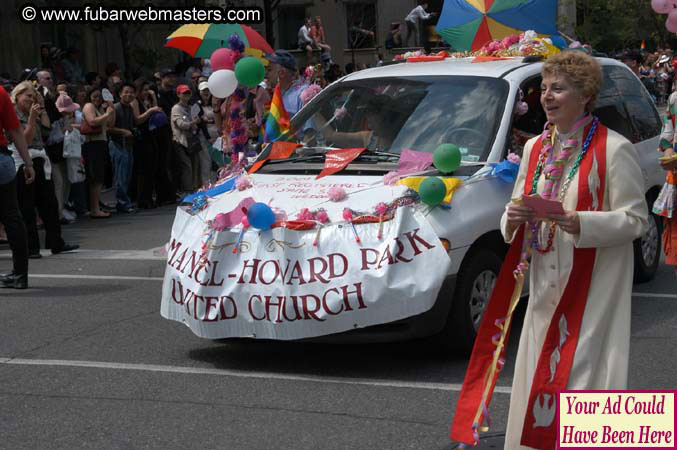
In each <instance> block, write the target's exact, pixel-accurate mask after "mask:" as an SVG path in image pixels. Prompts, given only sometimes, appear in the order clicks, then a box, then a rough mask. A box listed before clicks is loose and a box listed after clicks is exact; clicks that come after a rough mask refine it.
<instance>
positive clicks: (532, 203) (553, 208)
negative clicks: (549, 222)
mask: <svg viewBox="0 0 677 450" xmlns="http://www.w3.org/2000/svg"><path fill="white" fill-rule="evenodd" d="M522 202H523V203H524V206H528V207H530V208H532V209H533V210H534V211H536V217H538V218H545V217H547V216H548V215H550V214H564V208H563V207H562V204H561V203H560V202H557V201H554V200H546V199H544V198H543V197H541V196H540V195H522Z"/></svg>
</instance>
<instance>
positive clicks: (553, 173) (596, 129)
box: [452, 51, 647, 449]
mask: <svg viewBox="0 0 677 450" xmlns="http://www.w3.org/2000/svg"><path fill="white" fill-rule="evenodd" d="M541 73H542V76H543V80H542V84H541V104H542V106H543V108H544V110H545V112H546V115H547V118H548V121H549V122H548V123H547V124H546V128H545V131H544V132H543V134H541V135H540V136H537V137H535V138H533V139H531V140H529V141H528V142H527V144H526V146H525V148H524V156H523V158H522V164H521V166H520V170H519V174H518V177H517V181H516V183H515V187H514V190H513V194H512V197H513V199H521V197H522V196H523V195H525V194H526V195H530V194H534V193H538V194H540V195H541V196H542V197H543V198H545V199H548V200H554V201H559V202H561V203H562V207H563V209H564V214H557V215H555V214H549V215H547V216H546V217H545V218H544V219H541V218H540V217H536V214H535V212H534V210H533V209H531V208H528V207H526V206H520V204H519V200H513V201H512V202H511V203H509V204H508V205H507V206H506V210H505V212H504V214H503V217H502V218H501V231H502V233H503V235H504V237H505V240H506V242H510V243H512V247H511V249H510V251H509V253H508V255H507V256H506V260H505V261H506V262H505V264H504V267H503V269H502V270H501V274H500V275H499V278H498V280H497V282H496V286H497V287H496V289H495V290H494V293H493V294H492V298H491V300H490V303H489V306H488V307H487V310H486V312H485V315H484V318H483V323H482V326H481V328H480V332H479V336H478V338H477V339H478V340H479V341H478V342H477V343H476V345H475V348H474V350H473V356H472V358H471V361H470V365H469V367H468V373H467V374H466V380H465V383H464V388H463V391H462V392H461V397H460V398H459V402H458V409H457V411H456V417H455V419H454V428H453V429H452V439H456V440H460V441H463V442H467V443H472V442H473V441H476V440H477V439H476V438H477V434H476V432H477V430H478V429H481V426H482V424H483V423H484V421H482V419H481V418H480V419H479V420H477V419H478V418H479V417H484V419H487V417H486V413H485V412H484V411H486V410H484V409H483V406H482V405H483V403H484V404H486V403H488V401H489V399H488V398H486V394H483V391H485V388H486V385H487V384H488V383H493V382H495V377H496V376H497V373H498V372H497V371H494V370H490V369H491V367H492V365H495V364H496V361H495V360H493V357H494V356H493V355H492V353H493V352H492V351H491V350H490V351H489V352H488V353H489V355H488V358H487V355H486V353H487V349H490V347H493V343H492V336H493V335H495V334H497V333H498V334H501V333H502V332H503V330H504V329H505V328H506V327H504V326H503V325H505V324H506V321H507V326H508V327H509V318H510V311H509V307H507V306H505V307H504V306H502V305H508V304H509V303H514V302H515V298H517V300H518V299H519V294H520V293H519V292H516V291H517V290H518V289H516V288H519V286H520V284H521V281H520V280H523V279H524V278H523V273H524V270H526V267H527V266H528V263H527V261H528V260H529V254H531V264H530V267H531V272H530V280H529V292H530V297H529V303H528V306H527V311H526V315H525V318H524V325H523V328H522V334H521V337H520V343H519V349H518V352H517V360H516V363H515V371H514V378H513V386H512V391H511V397H510V411H509V415H508V424H507V431H506V439H505V448H506V449H523V448H539V449H548V448H555V446H556V442H555V441H556V436H557V428H556V427H557V425H556V421H555V420H554V416H555V408H556V402H555V397H556V396H557V394H558V392H560V391H562V390H566V389H583V390H597V389H611V390H615V389H625V388H626V386H627V375H628V353H629V347H630V300H631V293H632V278H633V261H634V259H633V245H632V241H633V240H634V239H636V238H637V237H639V236H641V235H642V233H644V230H645V229H646V227H647V207H646V201H645V199H644V189H643V183H642V179H643V178H642V173H641V170H640V167H639V163H638V157H637V153H636V151H635V149H634V148H633V146H632V144H631V143H630V142H628V141H627V140H626V139H625V138H623V137H622V136H621V135H620V134H618V133H616V132H615V131H613V130H609V129H608V128H606V127H605V126H604V125H602V124H601V123H599V120H598V119H597V118H596V117H593V116H592V115H591V111H593V109H594V103H595V100H596V98H597V96H598V94H599V90H600V87H601V84H602V70H601V68H600V65H599V63H598V62H597V61H596V60H595V59H594V58H592V57H590V56H588V55H586V54H584V53H583V52H578V51H566V52H564V53H561V54H559V55H556V56H554V57H552V58H550V59H549V60H547V61H546V62H545V64H544V65H543V68H542V71H541ZM523 243H524V245H523ZM520 253H521V254H520ZM516 263H519V265H517V264H516ZM516 266H517V268H515V267H516ZM513 270H514V272H513ZM513 273H514V275H513ZM515 292H516V294H515ZM511 295H512V296H513V299H512V300H511V299H510V297H511ZM502 339H503V338H500V340H499V341H498V342H499V343H500V342H502ZM487 342H488V345H484V343H487ZM478 348H479V349H481V350H478ZM494 348H495V347H494ZM501 350H502V349H501ZM487 360H489V361H491V362H490V363H487ZM478 368H479V370H478ZM484 368H487V370H484ZM499 368H500V365H499ZM486 373H490V374H491V377H490V378H491V379H489V380H488V381H487V382H486V383H484V382H483V381H479V382H477V378H478V377H484V376H485V374H486ZM473 374H474V375H473ZM480 374H481V375H480ZM482 384H484V386H479V389H478V385H482ZM482 395H485V397H484V398H483V397H482ZM485 399H486V402H485ZM476 411H478V412H476Z"/></svg>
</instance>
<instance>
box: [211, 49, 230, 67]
mask: <svg viewBox="0 0 677 450" xmlns="http://www.w3.org/2000/svg"><path fill="white" fill-rule="evenodd" d="M209 60H210V61H211V63H212V70H221V69H226V70H235V52H234V51H232V50H231V49H229V48H219V49H216V50H214V53H212V57H211V58H210V59H209Z"/></svg>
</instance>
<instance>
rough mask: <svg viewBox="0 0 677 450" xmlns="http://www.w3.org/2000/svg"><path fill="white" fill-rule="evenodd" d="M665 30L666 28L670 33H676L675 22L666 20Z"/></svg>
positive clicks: (676, 23) (676, 25) (676, 26)
mask: <svg viewBox="0 0 677 450" xmlns="http://www.w3.org/2000/svg"><path fill="white" fill-rule="evenodd" d="M665 28H667V29H668V31H669V32H670V33H677V21H671V20H670V19H668V20H666V21H665Z"/></svg>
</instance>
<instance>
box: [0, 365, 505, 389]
mask: <svg viewBox="0 0 677 450" xmlns="http://www.w3.org/2000/svg"><path fill="white" fill-rule="evenodd" d="M0 364H12V365H24V366H60V367H83V368H93V369H113V370H139V371H144V372H165V373H180V374H192V375H218V376H225V377H239V378H257V379H273V380H285V381H310V382H315V383H333V384H352V385H362V386H376V387H393V388H408V389H431V390H439V391H451V392H460V391H461V387H462V385H460V384H457V383H424V382H416V381H390V380H364V379H359V378H325V377H319V376H312V375H284V374H279V373H274V372H251V371H246V372H244V371H238V370H224V369H208V368H200V367H182V366H162V365H155V364H128V363H112V362H100V361H69V360H61V359H21V358H16V359H13V358H0ZM494 392H496V393H499V394H510V386H496V388H495V389H494Z"/></svg>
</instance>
